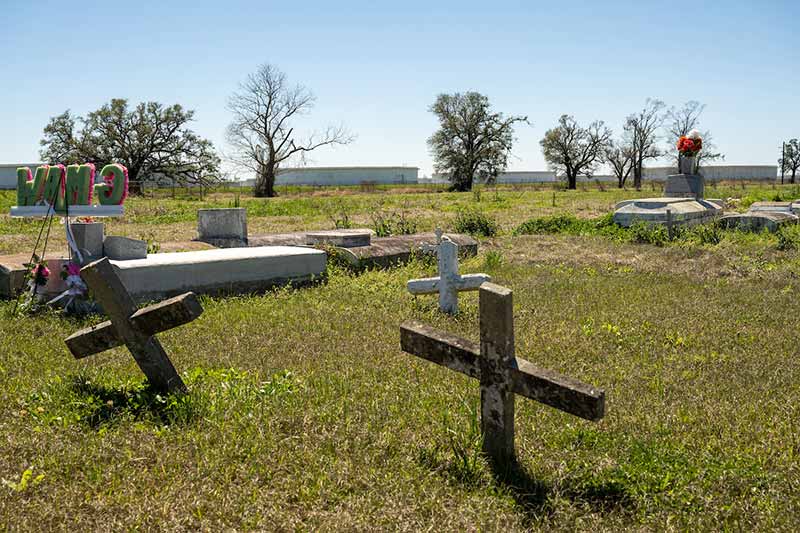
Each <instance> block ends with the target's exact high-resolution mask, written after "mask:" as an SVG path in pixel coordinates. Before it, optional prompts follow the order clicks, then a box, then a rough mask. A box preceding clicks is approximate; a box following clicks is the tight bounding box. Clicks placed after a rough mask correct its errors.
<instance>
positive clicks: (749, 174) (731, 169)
mask: <svg viewBox="0 0 800 533" xmlns="http://www.w3.org/2000/svg"><path fill="white" fill-rule="evenodd" d="M677 172H678V169H677V168H676V167H674V166H669V167H651V168H647V167H645V169H644V171H643V172H642V174H643V176H642V177H643V178H644V179H646V180H656V181H663V180H666V179H667V176H669V175H671V174H677ZM699 173H700V174H702V175H703V177H704V178H705V179H707V180H710V181H721V180H775V179H778V177H779V174H778V166H777V165H708V166H702V167H700V170H699Z"/></svg>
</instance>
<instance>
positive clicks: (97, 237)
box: [68, 222, 105, 265]
mask: <svg viewBox="0 0 800 533" xmlns="http://www.w3.org/2000/svg"><path fill="white" fill-rule="evenodd" d="M104 229H105V225H104V224H103V223H102V222H73V223H71V224H69V230H68V231H70V232H71V233H72V238H74V240H75V246H76V247H77V249H78V251H79V252H80V253H81V258H82V259H83V261H82V262H81V261H80V260H79V258H78V257H77V254H76V253H75V251H74V250H72V247H70V251H71V254H72V260H73V261H74V262H75V263H80V264H84V265H85V264H87V263H90V262H92V261H96V260H97V259H100V258H101V257H103V240H104ZM68 235H69V234H68ZM68 238H69V237H68Z"/></svg>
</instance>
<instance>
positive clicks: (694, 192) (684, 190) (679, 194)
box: [664, 174, 705, 200]
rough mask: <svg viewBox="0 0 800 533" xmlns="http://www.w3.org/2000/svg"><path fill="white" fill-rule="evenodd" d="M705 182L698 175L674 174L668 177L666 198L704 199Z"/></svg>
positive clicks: (665, 187)
mask: <svg viewBox="0 0 800 533" xmlns="http://www.w3.org/2000/svg"><path fill="white" fill-rule="evenodd" d="M704 190H705V180H704V179H703V176H698V175H697V174H674V175H672V176H669V177H667V184H666V185H665V186H664V196H666V197H667V198H693V199H695V200H702V199H703V198H704Z"/></svg>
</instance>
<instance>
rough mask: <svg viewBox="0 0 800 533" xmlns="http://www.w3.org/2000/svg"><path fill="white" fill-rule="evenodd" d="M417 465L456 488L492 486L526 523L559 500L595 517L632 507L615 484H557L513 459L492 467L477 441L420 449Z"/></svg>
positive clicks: (589, 480)
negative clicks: (510, 500)
mask: <svg viewBox="0 0 800 533" xmlns="http://www.w3.org/2000/svg"><path fill="white" fill-rule="evenodd" d="M448 456H449V457H448ZM418 462H419V463H420V464H421V465H423V466H425V467H426V468H429V469H431V470H433V471H435V472H438V473H439V474H441V475H442V476H443V477H445V478H446V479H447V480H448V481H449V482H450V483H453V484H455V485H460V486H464V487H470V488H481V487H488V486H490V485H493V486H494V487H496V488H498V489H500V490H501V491H502V492H505V493H507V494H509V495H510V496H511V497H512V498H513V499H514V501H515V503H516V504H517V506H518V507H519V509H520V510H521V511H522V512H523V513H524V514H525V518H526V520H528V521H534V520H536V519H538V518H541V517H542V516H546V515H548V514H551V513H552V512H553V511H554V510H555V509H554V502H555V501H556V500H558V499H564V500H568V501H570V502H572V503H574V504H576V505H580V506H586V507H589V508H591V509H592V510H593V511H595V512H598V513H609V512H613V511H619V510H624V509H626V508H629V507H632V506H633V505H634V501H633V498H632V497H631V495H630V493H629V491H628V490H627V488H626V487H625V485H624V484H623V483H620V482H619V481H618V480H607V481H606V480H603V479H602V478H598V477H595V476H588V477H587V476H580V475H578V476H576V477H571V478H567V479H565V480H562V481H561V482H559V483H557V484H556V483H554V482H553V481H551V480H547V479H542V478H537V477H536V476H535V475H533V474H532V473H531V472H530V470H528V469H527V468H526V467H525V466H524V465H522V464H520V463H519V462H518V461H517V460H516V459H515V458H513V459H509V460H507V461H506V462H504V463H500V464H498V463H493V462H492V461H490V460H488V459H487V458H485V457H484V456H483V454H482V453H481V452H480V441H478V440H469V441H467V442H466V443H464V444H463V445H459V446H456V445H454V443H453V442H450V444H449V446H448V447H447V448H445V447H442V446H434V447H432V448H421V449H420V453H419V456H418ZM490 479H491V481H490Z"/></svg>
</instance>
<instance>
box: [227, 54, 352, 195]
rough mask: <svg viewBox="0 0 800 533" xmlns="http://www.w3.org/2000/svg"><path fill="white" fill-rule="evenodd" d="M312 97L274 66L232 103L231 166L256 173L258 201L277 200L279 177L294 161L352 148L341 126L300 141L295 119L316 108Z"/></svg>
mask: <svg viewBox="0 0 800 533" xmlns="http://www.w3.org/2000/svg"><path fill="white" fill-rule="evenodd" d="M314 102H315V98H314V95H313V94H312V93H311V91H309V90H308V89H306V88H305V87H303V86H302V85H289V83H288V81H287V79H286V74H284V73H283V72H281V71H280V70H278V68H276V67H275V66H273V65H270V64H264V65H261V66H260V67H259V68H258V70H257V71H256V72H255V73H254V74H250V75H249V76H248V77H247V80H245V81H244V82H243V83H241V84H240V85H239V90H238V91H237V92H235V93H234V94H233V95H232V96H231V98H230V100H229V101H228V109H229V110H230V111H231V113H233V122H231V124H230V125H229V126H228V131H227V139H228V143H229V144H230V145H231V147H232V148H233V151H234V154H233V160H234V162H235V163H237V164H238V165H240V166H242V167H244V168H247V169H250V170H252V171H253V172H255V173H256V185H255V189H254V193H255V196H259V197H273V196H276V192H275V176H276V175H277V172H278V168H279V167H280V165H281V164H282V163H283V162H285V161H286V160H287V159H289V158H291V157H293V156H294V157H300V158H301V159H304V158H305V156H306V155H307V154H308V153H309V152H312V151H314V150H316V149H317V148H321V147H323V146H329V145H342V144H348V143H350V142H352V140H353V136H352V135H350V134H349V133H348V132H347V131H346V130H345V129H344V128H343V127H342V126H328V127H326V128H325V129H324V130H322V131H319V132H312V133H310V134H308V135H307V136H306V137H304V138H302V139H301V138H300V137H299V136H298V135H297V133H296V132H295V128H294V126H293V125H292V122H293V121H294V119H296V118H298V117H300V116H302V115H305V114H307V113H308V112H309V111H310V110H311V109H312V108H313V107H314Z"/></svg>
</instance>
